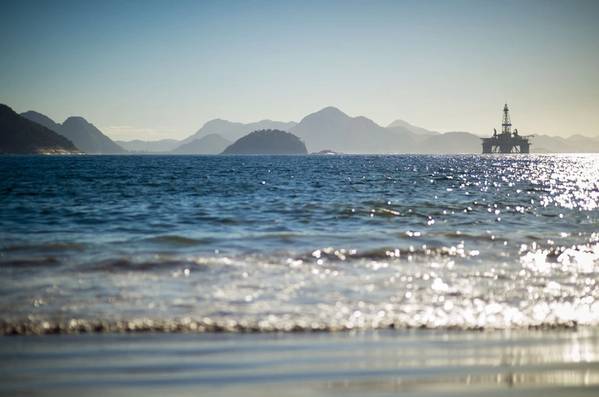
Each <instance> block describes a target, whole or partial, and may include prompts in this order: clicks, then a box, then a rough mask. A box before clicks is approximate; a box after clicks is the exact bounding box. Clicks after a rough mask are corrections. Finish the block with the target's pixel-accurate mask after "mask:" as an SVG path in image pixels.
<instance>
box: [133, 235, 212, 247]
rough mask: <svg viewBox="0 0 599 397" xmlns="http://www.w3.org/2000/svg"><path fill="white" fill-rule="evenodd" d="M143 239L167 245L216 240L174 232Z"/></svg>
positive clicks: (184, 244) (198, 243)
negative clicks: (180, 234)
mask: <svg viewBox="0 0 599 397" xmlns="http://www.w3.org/2000/svg"><path fill="white" fill-rule="evenodd" d="M143 241H145V242H148V243H154V244H167V245H178V246H194V245H202V244H208V243H211V242H214V241H216V239H214V238H210V237H204V238H191V237H186V236H179V235H176V234H167V235H162V236H155V237H150V238H146V239H144V240H143Z"/></svg>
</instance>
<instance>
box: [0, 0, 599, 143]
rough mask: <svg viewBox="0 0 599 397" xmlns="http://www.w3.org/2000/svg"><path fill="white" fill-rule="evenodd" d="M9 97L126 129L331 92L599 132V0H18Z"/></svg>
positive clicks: (458, 124)
mask: <svg viewBox="0 0 599 397" xmlns="http://www.w3.org/2000/svg"><path fill="white" fill-rule="evenodd" d="M0 51H1V52H0V102H2V103H6V104H8V105H9V106H11V107H13V109H15V110H16V111H18V112H22V111H25V110H30V109H33V110H37V111H39V112H42V113H44V114H46V115H48V116H50V117H52V118H53V119H54V120H55V121H58V122H62V121H63V120H64V119H65V118H66V117H67V116H70V115H81V116H84V117H85V118H87V119H88V120H89V121H91V122H93V123H94V124H95V125H96V126H98V127H100V128H101V129H102V130H103V131H104V132H106V133H107V134H108V135H109V136H111V137H112V138H114V139H123V138H125V139H130V138H141V139H157V138H164V137H173V138H182V137H185V136H187V135H189V134H191V133H192V132H195V131H196V130H197V129H198V128H200V127H201V126H202V124H203V123H204V122H206V121H208V120H210V119H213V118H224V119H228V120H233V121H241V122H250V121H256V120H260V119H265V118H269V119H275V120H283V121H288V120H296V121H299V119H301V118H302V117H303V116H305V115H306V114H308V113H311V112H313V111H316V110H319V109H320V108H323V107H325V106H328V105H333V106H337V107H339V108H340V109H341V110H343V111H345V112H346V113H348V114H350V115H352V116H357V115H364V116H366V117H369V118H371V119H373V120H374V121H376V122H378V123H380V124H383V125H387V124H388V123H390V122H391V121H393V120H394V119H397V118H401V119H404V120H406V121H409V122H411V123H413V124H416V125H420V126H423V127H426V128H430V129H436V130H441V131H448V130H459V131H471V132H475V133H487V132H489V131H492V129H493V127H498V125H499V124H500V117H501V114H500V112H501V108H502V105H503V102H504V101H506V100H507V101H508V102H509V103H510V105H511V108H512V121H513V123H514V125H515V126H516V127H517V128H518V129H519V130H520V131H522V132H531V133H533V132H535V133H540V132H543V133H549V134H553V135H565V136H567V135H571V134H574V133H582V134H586V135H595V136H599V1H594V0H591V1H483V0H479V1H450V0H443V1H399V0H397V1H358V2H356V1H309V0H298V1H283V0H282V1H240V2H238V1H214V2H209V1H183V0H177V1H166V0H165V1H148V0H144V1H108V0H103V1H98V2H95V1H80V0H77V1H59V0H47V1H39V2H31V1H25V0H20V1H8V2H4V3H3V5H2V10H1V12H0Z"/></svg>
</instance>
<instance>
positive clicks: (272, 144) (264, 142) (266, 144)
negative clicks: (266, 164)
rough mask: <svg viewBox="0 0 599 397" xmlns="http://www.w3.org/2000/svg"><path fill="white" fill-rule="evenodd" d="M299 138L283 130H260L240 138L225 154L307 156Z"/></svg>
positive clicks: (306, 151)
mask: <svg viewBox="0 0 599 397" xmlns="http://www.w3.org/2000/svg"><path fill="white" fill-rule="evenodd" d="M307 153H308V150H307V149H306V145H304V143H303V142H302V141H301V139H299V138H298V137H297V136H295V135H293V134H291V133H289V132H285V131H281V130H260V131H254V132H251V133H249V134H248V135H246V136H244V137H241V138H239V139H238V140H237V141H235V143H233V144H232V145H230V146H228V147H227V148H226V149H225V150H224V151H223V154H307Z"/></svg>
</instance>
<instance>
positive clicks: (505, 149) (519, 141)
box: [481, 103, 532, 153]
mask: <svg viewBox="0 0 599 397" xmlns="http://www.w3.org/2000/svg"><path fill="white" fill-rule="evenodd" d="M531 136H532V135H529V136H522V135H520V134H518V129H514V131H513V132H512V122H511V120H510V109H509V108H508V106H507V103H506V104H505V106H504V107H503V122H502V123H501V133H499V134H498V133H497V130H494V133H493V136H492V137H491V138H481V139H482V141H483V153H530V145H531V143H530V140H529V138H530V137H531Z"/></svg>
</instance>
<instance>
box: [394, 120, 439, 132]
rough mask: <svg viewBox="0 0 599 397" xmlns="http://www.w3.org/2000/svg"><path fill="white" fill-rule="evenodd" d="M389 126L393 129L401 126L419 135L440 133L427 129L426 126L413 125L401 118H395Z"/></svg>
mask: <svg viewBox="0 0 599 397" xmlns="http://www.w3.org/2000/svg"><path fill="white" fill-rule="evenodd" d="M387 128H388V129H391V130H394V129H397V128H401V129H403V130H408V131H410V132H413V133H414V134H418V135H438V134H439V132H437V131H431V130H427V129H426V128H422V127H418V126H415V125H412V124H410V123H408V122H407V121H404V120H400V119H398V120H395V121H394V122H392V123H391V124H389V125H388V126H387Z"/></svg>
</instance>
